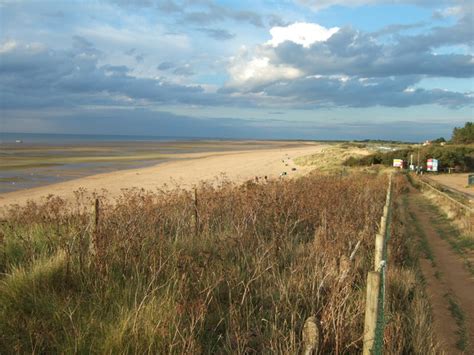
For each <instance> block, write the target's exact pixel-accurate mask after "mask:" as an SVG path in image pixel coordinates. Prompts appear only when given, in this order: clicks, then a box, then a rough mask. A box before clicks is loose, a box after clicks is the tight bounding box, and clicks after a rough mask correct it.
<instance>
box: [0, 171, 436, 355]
mask: <svg viewBox="0 0 474 355" xmlns="http://www.w3.org/2000/svg"><path fill="white" fill-rule="evenodd" d="M403 186H404V181H403V179H402V178H398V179H396V181H395V184H394V196H395V200H396V199H397V196H398V197H399V196H400V194H401V192H402V190H403V188H404V187H403ZM386 187H387V178H386V177H385V176H379V175H376V174H353V175H349V176H316V175H313V176H308V177H304V178H300V179H295V180H286V181H283V180H282V181H270V182H266V183H259V184H257V183H252V182H249V183H247V184H245V185H242V186H236V185H233V184H231V183H228V182H223V183H222V184H221V186H218V187H213V186H210V185H205V184H203V185H201V186H199V187H198V188H197V190H196V194H194V192H190V191H185V190H179V189H177V190H174V191H160V192H156V193H155V192H154V193H151V192H145V191H140V190H133V191H127V192H124V194H123V195H122V196H121V197H120V198H119V199H118V200H117V201H114V202H113V203H111V202H108V201H107V200H105V199H103V198H101V197H100V196H98V198H99V199H100V201H101V202H100V214H99V216H98V219H97V226H95V222H96V220H95V218H94V215H93V214H92V213H91V206H92V205H93V201H92V200H85V198H84V197H83V196H85V194H83V192H78V193H77V201H76V202H75V203H68V202H66V201H64V200H61V199H59V198H55V197H52V196H51V197H50V198H49V199H48V201H46V202H45V203H43V204H35V203H30V204H29V205H27V206H26V207H22V208H19V207H15V206H14V207H12V208H10V209H9V210H8V211H6V216H7V218H6V220H5V221H4V223H2V224H1V227H0V246H1V255H2V257H1V259H0V271H1V273H2V276H1V279H0V353H10V352H37V353H58V352H66V353H77V352H83V353H90V352H92V353H103V352H106V353H188V354H198V353H241V354H243V353H291V354H296V353H299V352H301V351H302V349H303V344H302V339H301V331H302V328H303V325H304V321H305V320H306V319H307V318H308V317H310V316H314V317H315V319H316V323H317V325H318V327H319V328H318V331H319V353H321V354H323V353H324V354H328V353H336V354H340V353H357V352H359V351H361V348H362V333H363V319H364V314H363V312H364V304H365V300H364V297H365V282H366V275H367V271H368V270H369V269H370V268H371V267H372V265H373V240H374V235H375V233H376V230H377V228H378V225H377V223H378V221H379V220H380V216H381V214H382V208H383V205H384V202H385V194H386ZM196 197H197V198H196ZM399 210H400V209H399V208H398V205H397V203H395V210H394V212H393V219H392V229H393V230H396V232H394V233H393V234H392V237H391V239H390V240H389V265H390V266H389V268H388V270H389V271H388V275H387V280H388V281H387V283H388V286H387V290H386V295H387V303H386V316H385V319H386V322H387V325H386V328H385V334H384V343H385V349H386V350H387V351H388V352H389V353H423V352H422V351H421V350H426V349H428V350H430V349H432V338H431V336H430V330H429V311H428V305H427V304H426V302H425V301H424V298H423V295H422V291H421V290H420V289H419V287H418V286H417V284H418V282H417V277H418V276H417V274H416V265H414V264H413V262H412V260H413V258H412V254H411V253H412V249H413V248H412V246H413V245H410V243H413V241H411V242H410V241H409V239H407V238H406V235H404V234H403V233H404V232H403V228H402V217H401V215H400V214H399V213H398V211H399ZM359 240H361V247H360V248H359V249H358V251H357V254H356V256H355V258H354V260H353V261H350V260H349V255H350V254H351V252H352V251H353V250H354V246H355V245H356V243H357V242H358V241H359ZM410 260H411V261H410Z"/></svg>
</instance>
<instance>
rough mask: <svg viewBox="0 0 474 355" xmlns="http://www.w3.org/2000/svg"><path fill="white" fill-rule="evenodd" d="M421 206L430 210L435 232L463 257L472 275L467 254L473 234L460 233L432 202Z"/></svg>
mask: <svg viewBox="0 0 474 355" xmlns="http://www.w3.org/2000/svg"><path fill="white" fill-rule="evenodd" d="M423 208H426V209H427V210H429V211H430V212H431V213H430V222H431V223H432V225H433V226H434V227H435V229H436V232H437V233H438V234H439V235H440V236H441V238H443V239H444V240H446V241H447V242H448V243H449V245H450V246H451V248H452V249H453V250H454V251H455V252H456V253H457V254H458V255H460V256H461V257H462V258H463V262H464V265H465V267H466V269H467V270H468V271H469V272H470V273H471V274H473V275H474V265H473V263H472V262H471V261H470V260H469V256H470V255H472V254H473V251H474V236H469V235H465V234H461V232H460V231H459V229H458V228H456V227H455V225H454V221H453V220H452V219H450V218H448V216H447V215H446V214H445V213H444V212H443V211H441V209H440V208H439V207H437V206H435V205H433V204H432V203H428V202H426V203H424V204H423Z"/></svg>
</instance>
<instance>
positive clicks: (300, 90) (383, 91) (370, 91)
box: [258, 77, 472, 107]
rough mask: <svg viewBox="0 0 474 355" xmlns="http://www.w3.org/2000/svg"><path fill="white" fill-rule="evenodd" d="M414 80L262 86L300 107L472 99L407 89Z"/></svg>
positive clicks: (447, 102) (296, 82) (307, 81)
mask: <svg viewBox="0 0 474 355" xmlns="http://www.w3.org/2000/svg"><path fill="white" fill-rule="evenodd" d="M417 81H418V79H417V78H416V77H403V78H393V79H391V78H377V79H370V80H363V81H361V80H359V79H348V78H346V79H344V80H341V79H336V78H302V79H297V80H292V81H290V82H286V83H285V84H282V83H281V82H280V83H274V84H271V85H268V86H265V87H263V88H259V89H258V90H259V91H260V92H262V91H263V92H264V93H265V94H267V95H268V96H273V97H282V98H288V97H293V96H296V99H297V100H298V101H299V102H300V104H301V106H302V107H305V106H306V107H308V106H312V107H325V106H347V107H370V106H376V105H382V106H389V107H408V106H413V105H423V104H439V105H443V106H450V107H458V106H464V105H467V104H469V103H472V98H470V97H469V96H468V95H466V94H461V93H454V92H446V91H443V90H425V89H410V86H411V85H413V84H415V83H416V82H417Z"/></svg>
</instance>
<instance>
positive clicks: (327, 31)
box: [267, 22, 339, 48]
mask: <svg viewBox="0 0 474 355" xmlns="http://www.w3.org/2000/svg"><path fill="white" fill-rule="evenodd" d="M337 31H339V27H332V28H326V27H323V26H320V25H318V24H316V23H307V22H296V23H293V24H291V25H289V26H285V27H273V28H272V29H271V30H270V34H271V35H272V39H271V40H269V41H268V42H267V44H268V45H271V46H273V47H277V46H278V45H279V44H281V43H283V42H285V41H291V42H294V43H297V44H299V45H302V46H303V47H305V48H309V47H310V46H311V45H312V44H313V43H316V42H325V41H327V40H328V39H329V38H330V37H331V36H332V35H333V34H335V33H336V32H337Z"/></svg>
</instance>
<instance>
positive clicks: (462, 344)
mask: <svg viewBox="0 0 474 355" xmlns="http://www.w3.org/2000/svg"><path fill="white" fill-rule="evenodd" d="M444 297H445V298H446V299H447V301H448V303H449V311H450V312H451V314H452V315H453V317H454V319H455V321H456V325H457V326H458V330H457V332H456V333H457V334H458V337H459V338H458V341H457V342H456V347H457V348H458V349H459V350H461V351H465V350H466V348H467V345H468V342H469V338H468V335H467V329H466V316H465V314H464V311H463V310H462V309H461V307H460V306H459V304H458V303H457V301H456V300H455V299H454V297H453V295H452V294H450V293H447V294H445V295H444Z"/></svg>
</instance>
